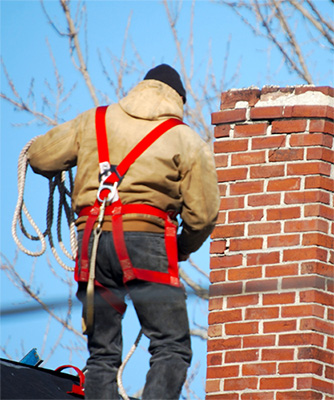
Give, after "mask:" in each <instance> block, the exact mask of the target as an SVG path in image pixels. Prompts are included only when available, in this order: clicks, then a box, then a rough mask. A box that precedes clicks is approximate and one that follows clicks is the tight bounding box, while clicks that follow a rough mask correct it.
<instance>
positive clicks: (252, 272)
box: [228, 267, 262, 281]
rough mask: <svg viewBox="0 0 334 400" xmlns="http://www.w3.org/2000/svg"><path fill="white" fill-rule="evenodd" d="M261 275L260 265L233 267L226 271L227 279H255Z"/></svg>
mask: <svg viewBox="0 0 334 400" xmlns="http://www.w3.org/2000/svg"><path fill="white" fill-rule="evenodd" d="M261 277H262V268H261V267H249V268H235V269H230V270H229V271H228V280H229V281H239V280H240V281H241V280H246V279H257V278H261Z"/></svg>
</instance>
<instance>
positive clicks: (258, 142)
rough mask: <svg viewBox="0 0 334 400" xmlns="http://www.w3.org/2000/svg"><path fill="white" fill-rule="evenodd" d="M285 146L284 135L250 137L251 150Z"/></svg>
mask: <svg viewBox="0 0 334 400" xmlns="http://www.w3.org/2000/svg"><path fill="white" fill-rule="evenodd" d="M285 146H286V135H275V136H266V137H262V138H253V139H252V150H259V149H272V148H277V147H285Z"/></svg>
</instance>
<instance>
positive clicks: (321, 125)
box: [309, 120, 334, 147]
mask: <svg viewBox="0 0 334 400" xmlns="http://www.w3.org/2000/svg"><path fill="white" fill-rule="evenodd" d="M309 130H310V133H312V134H313V135H314V133H313V132H322V133H328V134H329V135H334V123H333V122H332V121H325V120H312V121H311V122H310V128H309ZM326 139H327V140H326V142H327V143H326V145H325V146H327V147H332V145H331V144H330V143H331V142H330V137H328V138H326Z"/></svg>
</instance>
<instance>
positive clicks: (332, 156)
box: [306, 147, 334, 164]
mask: <svg viewBox="0 0 334 400" xmlns="http://www.w3.org/2000/svg"><path fill="white" fill-rule="evenodd" d="M306 158H307V160H322V161H326V162H329V163H331V164H333V163H334V151H332V150H329V149H326V148H319V147H318V148H313V147H311V148H308V149H307V157H306Z"/></svg>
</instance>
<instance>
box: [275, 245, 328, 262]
mask: <svg viewBox="0 0 334 400" xmlns="http://www.w3.org/2000/svg"><path fill="white" fill-rule="evenodd" d="M312 259H317V260H319V261H326V260H327V251H326V250H323V249H320V248H318V247H305V248H298V249H291V250H283V261H298V260H300V261H301V260H312Z"/></svg>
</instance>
